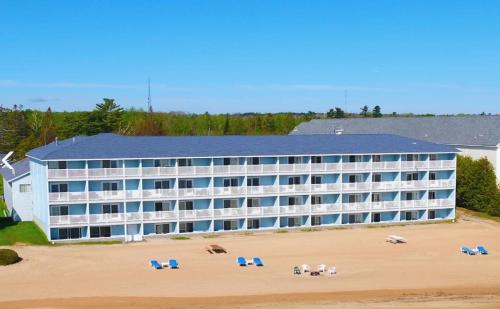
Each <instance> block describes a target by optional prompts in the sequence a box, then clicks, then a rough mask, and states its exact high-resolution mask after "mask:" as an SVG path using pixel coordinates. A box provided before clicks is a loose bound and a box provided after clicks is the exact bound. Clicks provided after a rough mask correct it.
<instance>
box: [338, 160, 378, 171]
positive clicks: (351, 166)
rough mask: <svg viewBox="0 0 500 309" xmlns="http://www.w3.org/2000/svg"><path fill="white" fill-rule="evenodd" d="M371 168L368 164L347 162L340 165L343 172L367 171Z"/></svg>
mask: <svg viewBox="0 0 500 309" xmlns="http://www.w3.org/2000/svg"><path fill="white" fill-rule="evenodd" d="M370 167H371V163H370V162H348V163H342V169H343V170H369V169H370Z"/></svg>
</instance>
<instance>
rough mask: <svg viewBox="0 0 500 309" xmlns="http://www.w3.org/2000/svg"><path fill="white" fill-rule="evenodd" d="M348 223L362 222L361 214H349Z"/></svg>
mask: <svg viewBox="0 0 500 309" xmlns="http://www.w3.org/2000/svg"><path fill="white" fill-rule="evenodd" d="M349 223H351V224H352V223H363V214H351V215H349Z"/></svg>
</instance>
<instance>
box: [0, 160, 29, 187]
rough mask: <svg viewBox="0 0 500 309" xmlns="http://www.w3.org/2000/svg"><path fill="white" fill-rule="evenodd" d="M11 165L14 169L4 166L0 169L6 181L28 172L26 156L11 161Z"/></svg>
mask: <svg viewBox="0 0 500 309" xmlns="http://www.w3.org/2000/svg"><path fill="white" fill-rule="evenodd" d="M11 166H12V167H13V168H14V170H11V169H10V168H8V167H6V166H4V167H2V168H1V169H0V174H2V176H3V178H4V179H5V180H7V181H8V182H10V181H13V180H15V179H17V178H19V177H22V176H24V175H26V174H28V173H29V172H30V160H29V159H28V158H24V159H22V160H21V161H17V162H15V163H12V164H11Z"/></svg>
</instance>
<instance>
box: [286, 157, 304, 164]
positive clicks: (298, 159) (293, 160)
mask: <svg viewBox="0 0 500 309" xmlns="http://www.w3.org/2000/svg"><path fill="white" fill-rule="evenodd" d="M300 163H302V157H288V164H300Z"/></svg>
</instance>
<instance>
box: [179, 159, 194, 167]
mask: <svg viewBox="0 0 500 309" xmlns="http://www.w3.org/2000/svg"><path fill="white" fill-rule="evenodd" d="M177 162H178V164H179V166H192V165H193V161H192V160H191V159H178V160H177Z"/></svg>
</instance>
